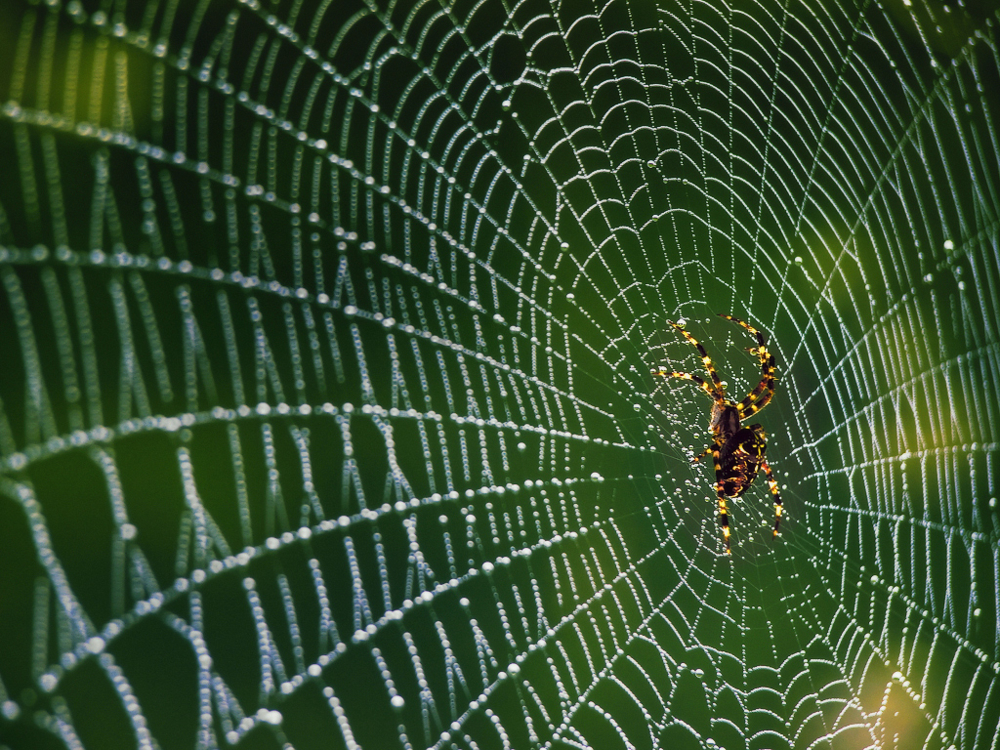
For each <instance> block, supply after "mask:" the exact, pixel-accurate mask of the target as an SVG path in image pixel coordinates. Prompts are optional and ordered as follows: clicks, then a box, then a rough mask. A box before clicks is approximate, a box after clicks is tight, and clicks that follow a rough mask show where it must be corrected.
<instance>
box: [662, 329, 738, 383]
mask: <svg viewBox="0 0 1000 750" xmlns="http://www.w3.org/2000/svg"><path fill="white" fill-rule="evenodd" d="M667 322H668V323H669V324H670V325H672V326H673V327H674V328H675V329H676V330H677V331H678V332H679V333H680V334H681V335H682V336H683V337H684V338H685V339H687V342H688V343H689V344H691V345H692V346H694V347H695V348H696V349H697V350H698V353H699V354H700V355H701V363H702V365H704V366H705V372H707V373H708V376H709V377H710V378H711V379H712V385H713V388H712V389H711V390H710V391H709V394H710V395H712V396H713V398H714V397H715V394H719V395H720V396H721V395H722V394H723V393H724V392H725V391H724V390H723V388H722V380H721V379H720V378H719V374H718V373H717V372H716V371H715V366H714V365H713V364H712V358H711V357H709V356H708V352H706V351H705V347H703V346H702V345H701V343H699V341H698V339H696V338H695V337H694V336H692V335H691V334H690V333H688V332H687V331H686V330H684V328H683V327H682V326H679V325H677V324H676V323H674V321H672V320H668V321H667ZM689 377H691V378H692V379H693V377H694V376H689ZM706 390H709V389H708V388H706Z"/></svg>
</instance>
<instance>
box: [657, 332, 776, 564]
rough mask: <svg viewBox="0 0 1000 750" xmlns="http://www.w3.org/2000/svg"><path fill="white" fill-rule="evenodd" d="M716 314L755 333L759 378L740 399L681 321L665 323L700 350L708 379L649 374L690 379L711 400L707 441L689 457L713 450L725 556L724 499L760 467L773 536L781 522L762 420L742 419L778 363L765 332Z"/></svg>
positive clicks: (764, 394)
mask: <svg viewBox="0 0 1000 750" xmlns="http://www.w3.org/2000/svg"><path fill="white" fill-rule="evenodd" d="M719 316H720V317H722V318H726V319H727V320H731V321H732V322H734V323H736V324H737V325H740V326H743V328H745V329H746V330H747V331H749V332H750V334H751V335H753V336H755V337H756V338H757V343H758V346H756V347H751V348H750V349H748V351H749V352H750V353H751V354H754V355H756V356H757V358H758V359H760V366H761V380H760V382H759V383H758V384H757V387H756V388H754V389H753V390H752V391H751V392H750V393H749V394H747V397H746V398H744V399H743V400H742V401H740V402H739V403H735V402H733V401H730V400H729V399H728V398H726V393H725V389H724V387H723V385H722V381H721V380H720V379H719V375H718V373H716V371H715V367H714V366H713V365H712V359H711V358H710V357H709V356H708V352H706V351H705V347H703V346H702V345H701V344H700V343H698V341H697V340H696V339H695V338H694V336H692V335H691V334H690V333H688V332H687V331H686V330H684V328H683V327H682V326H681V325H679V324H677V323H674V322H673V321H672V320H668V321H667V322H668V323H669V324H670V325H671V326H673V327H674V328H675V329H677V331H678V332H679V333H680V334H681V335H682V336H683V337H684V338H685V339H687V341H688V343H689V344H691V345H692V346H694V347H696V348H697V349H698V353H699V354H701V362H702V364H703V365H704V366H705V370H706V371H707V372H708V374H709V377H710V378H711V382H710V383H709V382H706V381H705V380H702V379H701V378H699V377H698V376H697V375H691V374H690V373H687V372H669V371H667V370H665V369H663V368H662V367H661V368H658V369H656V370H653V373H652V374H653V375H656V376H659V377H662V378H680V379H681V380H690V381H692V382H693V383H695V384H696V385H698V386H699V387H700V388H702V389H703V390H704V391H705V393H707V394H708V395H709V396H711V397H712V400H713V401H715V404H714V405H713V406H712V414H711V416H710V417H709V420H708V425H709V427H710V428H711V430H712V444H711V445H709V446H708V447H707V448H706V449H705V450H703V451H702V452H701V453H699V454H698V455H697V456H695V457H694V458H693V459H692V461H691V462H692V463H697V462H698V461H700V460H701V459H702V457H703V456H706V455H708V454H709V453H711V454H712V461H713V463H714V464H715V490H716V492H717V493H718V495H719V523H720V525H721V526H722V536H723V539H724V540H725V543H726V554H727V555H729V554H732V552H731V551H730V549H729V512H728V510H727V509H726V498H727V497H732V498H736V497H740V496H741V495H742V494H743V493H744V492H746V491H747V490H748V489H749V488H750V485H751V484H753V480H754V479H756V477H757V472H758V471H759V470H761V469H763V471H764V474H765V475H766V476H767V484H768V488H769V489H770V492H771V494H772V495H773V496H774V536H778V525H779V524H780V523H781V507H782V506H781V495H780V494H778V483H777V482H776V481H774V474H772V473H771V467H770V466H768V465H767V461H766V460H765V458H764V454H765V452H766V451H767V437H766V435H765V434H764V428H763V427H761V425H759V424H752V425H750V426H749V427H745V426H743V425H742V424H741V422H743V421H744V420H746V419H747V418H748V417H751V416H752V415H754V414H756V413H757V412H758V411H760V410H761V409H763V408H764V407H765V406H767V404H768V402H769V401H770V400H771V397H772V396H773V395H774V381H775V378H776V376H775V372H776V370H777V368H776V366H775V364H774V355H773V354H771V353H770V352H769V351H768V350H767V345H766V344H765V343H764V336H763V334H761V332H760V331H758V330H757V329H756V328H754V327H753V326H751V325H749V324H748V323H745V322H744V321H742V320H740V319H739V318H734V317H733V316H732V315H726V314H725V313H719Z"/></svg>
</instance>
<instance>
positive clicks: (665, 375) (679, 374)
mask: <svg viewBox="0 0 1000 750" xmlns="http://www.w3.org/2000/svg"><path fill="white" fill-rule="evenodd" d="M652 374H653V375H656V376H657V377H660V378H680V379H681V380H690V381H691V382H692V383H694V384H695V385H697V386H698V387H699V388H701V389H703V390H704V391H705V393H707V394H708V395H709V396H711V397H712V398H715V393H714V392H713V391H712V386H710V385H709V384H708V383H706V382H705V381H704V380H702V379H701V378H699V377H698V376H697V375H692V374H691V373H688V372H676V371H674V372H667V371H666V370H664V369H662V368H661V369H658V370H653V371H652Z"/></svg>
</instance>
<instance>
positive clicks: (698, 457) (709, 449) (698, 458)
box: [691, 443, 715, 464]
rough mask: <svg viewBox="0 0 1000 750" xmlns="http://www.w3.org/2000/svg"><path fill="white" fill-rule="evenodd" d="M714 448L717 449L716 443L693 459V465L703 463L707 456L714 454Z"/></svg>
mask: <svg viewBox="0 0 1000 750" xmlns="http://www.w3.org/2000/svg"><path fill="white" fill-rule="evenodd" d="M714 447H715V444H714V443H713V444H712V445H710V446H708V447H707V448H706V449H705V450H703V451H702V452H701V453H699V454H698V455H697V456H695V457H694V458H692V459H691V463H693V464H696V463H698V462H699V461H701V459H702V458H704V457H705V456H707V455H708V454H709V453H711V452H712V448H714Z"/></svg>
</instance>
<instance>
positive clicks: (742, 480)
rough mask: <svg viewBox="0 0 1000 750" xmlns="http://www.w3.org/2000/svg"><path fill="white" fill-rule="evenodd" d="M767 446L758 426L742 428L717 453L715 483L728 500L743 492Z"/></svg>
mask: <svg viewBox="0 0 1000 750" xmlns="http://www.w3.org/2000/svg"><path fill="white" fill-rule="evenodd" d="M766 452H767V442H766V439H765V436H764V428H763V427H761V426H760V425H759V424H755V425H751V426H750V427H742V428H740V429H739V430H737V431H736V433H735V434H733V435H732V436H730V437H729V439H728V440H726V441H725V442H724V443H723V444H722V447H721V448H720V449H719V471H718V474H717V475H716V480H717V482H718V484H719V487H720V488H721V489H722V492H723V493H724V494H725V495H727V496H728V497H740V496H741V495H742V494H743V493H744V492H746V491H747V490H748V489H749V487H750V485H751V484H753V480H754V479H756V478H757V472H758V471H759V470H760V465H761V463H762V462H763V461H764V454H765V453H766Z"/></svg>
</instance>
